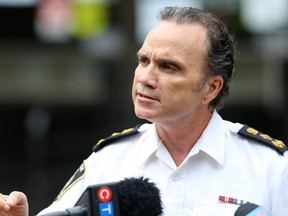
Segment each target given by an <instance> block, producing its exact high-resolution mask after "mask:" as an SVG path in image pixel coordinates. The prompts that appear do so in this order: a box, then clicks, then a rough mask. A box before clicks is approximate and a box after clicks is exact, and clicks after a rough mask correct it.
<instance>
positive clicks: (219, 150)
mask: <svg viewBox="0 0 288 216" xmlns="http://www.w3.org/2000/svg"><path fill="white" fill-rule="evenodd" d="M139 132H140V133H145V134H144V135H143V136H142V137H141V138H140V139H141V141H140V142H142V143H144V145H143V148H142V150H141V156H140V158H139V165H142V164H144V163H145V162H146V161H147V160H148V159H149V158H150V157H151V156H152V155H155V154H156V152H157V150H158V149H159V148H160V146H161V140H160V138H159V136H158V133H157V129H156V126H155V124H154V123H153V124H144V125H142V126H141V127H140V128H139ZM145 143H147V145H145ZM199 151H202V152H205V153H206V154H207V155H209V156H210V157H212V158H213V159H214V160H216V161H217V162H218V163H220V164H221V165H223V163H224V158H225V125H224V121H223V119H222V118H221V116H220V115H219V114H218V113H217V111H214V112H213V114H212V117H211V120H210V121H209V123H208V125H207V127H206V128H205V130H204V131H203V133H202V135H201V137H200V138H199V140H198V141H197V142H196V144H195V146H194V147H193V148H192V150H191V152H190V153H189V155H188V156H187V158H189V157H191V156H193V155H195V154H196V153H198V152H199ZM187 158H186V159H187Z"/></svg>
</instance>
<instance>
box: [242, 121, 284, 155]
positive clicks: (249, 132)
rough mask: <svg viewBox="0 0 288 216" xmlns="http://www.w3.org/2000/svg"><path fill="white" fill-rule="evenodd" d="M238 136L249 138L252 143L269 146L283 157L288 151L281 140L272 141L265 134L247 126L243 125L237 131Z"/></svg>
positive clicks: (272, 139)
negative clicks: (256, 142)
mask: <svg viewBox="0 0 288 216" xmlns="http://www.w3.org/2000/svg"><path fill="white" fill-rule="evenodd" d="M238 134H239V135H241V136H244V137H247V138H250V139H252V140H254V141H258V142H260V143H262V144H264V145H266V146H269V147H271V148H273V149H275V150H276V151H277V152H278V153H280V154H282V155H284V152H286V151H287V150H288V147H287V146H285V144H284V143H283V142H282V141H281V140H277V139H274V138H272V137H270V136H269V135H267V134H264V133H262V132H260V131H258V130H255V129H254V128H251V127H249V126H247V125H244V126H243V127H242V128H241V129H240V130H239V131H238Z"/></svg>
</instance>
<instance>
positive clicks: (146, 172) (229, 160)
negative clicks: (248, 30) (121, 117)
mask: <svg viewBox="0 0 288 216" xmlns="http://www.w3.org/2000/svg"><path fill="white" fill-rule="evenodd" d="M159 18H160V22H159V23H158V24H157V25H156V26H155V27H153V28H152V30H151V31H150V32H149V33H148V35H147V37H146V39H145V41H144V43H143V46H142V47H141V48H140V50H139V51H138V53H137V57H138V61H139V64H138V66H137V68H136V70H135V76H134V81H133V88H132V98H133V102H134V108H135V113H136V115H137V116H138V117H139V118H143V119H147V120H148V121H151V122H153V123H152V124H144V125H141V126H139V127H136V128H134V129H133V130H128V131H124V132H122V133H120V134H117V135H113V136H112V137H109V138H107V139H104V140H101V141H100V142H99V143H98V144H97V145H96V146H95V147H94V152H93V153H92V154H91V156H90V157H89V158H88V159H87V160H85V161H84V163H83V164H82V165H81V167H80V168H79V169H78V171H77V172H76V173H75V175H74V176H73V177H72V178H71V179H70V181H69V182H68V183H67V184H66V186H65V187H64V189H63V190H62V191H61V193H60V194H59V196H58V197H57V199H56V200H55V202H54V203H53V204H52V205H51V206H50V207H48V208H47V209H45V210H44V211H42V212H41V214H42V213H43V214H44V213H48V212H53V211H57V210H64V209H66V208H69V207H72V206H74V204H75V203H76V202H77V200H78V199H79V197H80V195H81V194H82V193H83V191H84V190H85V188H86V187H87V186H88V185H92V184H97V183H103V182H111V181H113V182H114V181H118V180H121V179H123V178H124V177H130V176H136V177H137V176H144V177H147V178H150V179H151V181H152V182H154V183H156V185H157V186H158V187H159V189H160V191H161V196H162V201H163V204H164V215H169V216H175V215H201V216H203V215H209V216H211V215H221V216H223V215H234V212H235V211H236V210H237V208H238V207H239V205H238V204H239V203H241V202H244V201H243V200H245V201H249V202H252V203H255V204H257V205H261V206H263V207H264V208H265V209H266V210H267V211H269V212H270V214H271V215H273V216H277V215H279V216H280V215H285V214H286V215H287V212H286V210H287V206H288V189H287V188H288V160H287V157H285V156H283V155H280V154H279V152H280V153H283V154H284V152H285V151H286V150H287V148H286V147H285V145H284V144H283V143H282V142H281V141H279V140H275V139H273V138H271V137H269V136H267V135H265V134H262V133H260V132H258V131H256V130H254V129H252V128H249V127H246V126H243V125H241V124H238V123H236V124H234V123H231V122H228V121H224V120H222V118H221V117H220V116H219V114H218V113H217V110H219V109H220V108H221V107H222V105H223V98H224V97H225V96H227V95H228V93H229V84H230V80H231V77H232V75H233V69H234V40H233V37H231V36H230V35H229V33H228V30H227V28H226V26H225V25H224V24H223V23H222V22H221V21H220V20H219V19H218V18H216V17H215V16H213V15H212V14H210V13H207V12H203V11H200V10H197V9H193V8H178V7H167V8H164V9H163V10H162V11H160V13H159ZM270 147H274V148H275V149H276V150H277V151H278V152H277V151H275V150H274V149H272V148H270ZM20 195H21V196H20ZM19 197H20V198H21V200H20V199H19ZM228 197H230V198H234V199H233V200H232V199H229V198H228ZM6 198H7V197H4V198H3V200H5V199H6ZM12 198H13V200H11V199H12ZM18 199H19V200H18ZM3 200H2V204H1V201H0V206H1V205H2V206H3V207H2V209H4V210H5V211H4V210H3V211H2V212H4V213H6V212H9V211H11V212H12V213H11V214H10V215H15V216H16V215H17V216H20V215H22V213H23V212H21V214H17V209H16V210H15V211H13V209H14V206H13V205H15V204H17V203H18V201H19V203H20V206H21V205H22V204H23V203H24V207H23V208H21V209H22V211H23V209H24V210H25V209H26V211H27V205H28V204H27V202H26V200H25V196H24V195H23V194H22V193H17V192H16V193H14V195H13V194H12V195H11V196H10V197H9V198H8V200H10V201H9V202H8V204H9V203H11V202H12V201H13V202H14V203H13V202H12V203H13V204H10V205H7V202H6V204H5V201H3ZM231 200H232V201H231ZM20 201H21V202H20ZM237 201H239V203H238V204H237ZM4 204H5V205H4ZM16 206H17V205H16ZM9 209H10V210H9Z"/></svg>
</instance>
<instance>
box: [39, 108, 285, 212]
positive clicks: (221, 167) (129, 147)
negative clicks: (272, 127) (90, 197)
mask: <svg viewBox="0 0 288 216" xmlns="http://www.w3.org/2000/svg"><path fill="white" fill-rule="evenodd" d="M242 126H243V125H241V124H238V123H236V124H234V123H231V122H228V121H224V120H222V118H221V117H220V116H219V114H218V113H217V112H214V113H213V116H212V119H211V121H210V122H209V124H208V126H207V127H206V129H205V131H204V132H203V134H202V136H201V137H200V139H199V140H198V141H197V143H196V145H195V146H194V147H193V149H192V150H191V152H190V153H189V155H188V156H187V157H186V159H185V160H184V161H183V163H182V164H181V165H180V166H178V167H177V166H176V165H175V163H174V162H173V159H172V158H171V156H170V155H169V153H168V151H167V149H166V148H165V146H164V145H163V144H162V142H161V140H160V139H159V137H158V135H157V132H156V128H155V125H154V124H144V125H142V126H141V127H140V128H139V131H140V133H139V134H137V135H133V136H131V137H127V138H124V139H121V140H119V141H117V143H113V144H111V145H109V146H107V147H105V148H103V149H101V150H100V151H99V152H97V153H92V154H91V155H90V157H89V158H88V159H87V160H85V161H84V163H83V164H84V167H85V174H84V175H83V176H82V177H80V178H79V179H78V180H77V181H76V182H74V183H73V184H72V185H71V186H69V187H68V189H66V190H65V193H64V194H63V195H61V197H60V198H59V200H58V201H57V202H54V203H53V204H52V205H51V206H50V207H48V208H47V209H45V210H44V211H43V212H41V214H43V213H48V212H53V211H59V210H64V209H66V208H69V207H73V206H74V204H75V203H76V202H77V200H78V199H79V197H80V196H81V194H82V193H83V191H84V190H85V189H86V187H87V186H89V185H93V184H99V183H107V182H115V181H120V180H123V178H124V177H132V176H134V177H139V176H144V177H148V178H150V180H151V181H152V182H154V183H156V185H157V187H158V188H159V189H160V191H161V197H162V202H163V205H164V215H165V216H180V215H181V216H188V215H189V216H193V215H196V216H211V215H219V216H225V215H227V216H232V215H234V213H235V211H236V210H237V208H238V207H239V205H237V204H232V203H226V202H221V201H219V196H226V197H232V198H236V199H241V200H246V201H249V202H252V203H255V204H258V205H261V206H263V207H264V208H265V209H267V210H268V211H269V212H270V214H271V215H272V216H284V215H288V158H287V157H284V156H281V155H280V154H278V153H277V152H276V151H275V150H273V149H271V148H270V147H266V146H264V145H263V144H261V143H258V142H255V141H252V140H249V139H247V138H245V137H242V136H240V135H238V134H237V132H238V131H239V129H240V128H241V127H242ZM82 168H83V167H82Z"/></svg>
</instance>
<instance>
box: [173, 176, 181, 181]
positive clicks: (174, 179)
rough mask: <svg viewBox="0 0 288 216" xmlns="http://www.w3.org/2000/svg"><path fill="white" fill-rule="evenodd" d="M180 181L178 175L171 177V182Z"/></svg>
mask: <svg viewBox="0 0 288 216" xmlns="http://www.w3.org/2000/svg"><path fill="white" fill-rule="evenodd" d="M179 179H180V177H179V175H173V176H172V180H173V181H178V180H179Z"/></svg>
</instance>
